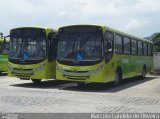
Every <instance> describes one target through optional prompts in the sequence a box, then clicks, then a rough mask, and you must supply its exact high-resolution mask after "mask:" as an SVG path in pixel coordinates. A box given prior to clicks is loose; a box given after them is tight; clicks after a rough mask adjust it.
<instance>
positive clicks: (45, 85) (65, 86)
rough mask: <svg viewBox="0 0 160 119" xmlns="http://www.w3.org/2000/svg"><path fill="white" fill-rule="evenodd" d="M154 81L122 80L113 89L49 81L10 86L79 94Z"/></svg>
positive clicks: (109, 84)
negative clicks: (78, 92)
mask: <svg viewBox="0 0 160 119" xmlns="http://www.w3.org/2000/svg"><path fill="white" fill-rule="evenodd" d="M153 79H156V77H146V79H144V80H140V79H139V78H138V77H135V78H129V79H125V80H123V82H122V84H121V85H119V86H118V87H113V85H112V83H111V82H110V83H105V84H97V83H87V84H84V83H79V84H77V83H74V82H65V81H58V80H49V81H42V82H41V83H40V84H33V83H32V82H31V83H22V84H13V85H10V86H14V87H23V88H37V89H59V90H71V91H81V92H110V93H113V92H118V91H121V90H125V89H127V88H130V87H133V86H136V85H139V84H142V83H145V82H147V81H151V80H153Z"/></svg>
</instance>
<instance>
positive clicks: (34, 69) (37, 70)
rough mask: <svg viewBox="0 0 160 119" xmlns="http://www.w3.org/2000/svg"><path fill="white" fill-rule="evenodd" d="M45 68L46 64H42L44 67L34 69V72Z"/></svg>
mask: <svg viewBox="0 0 160 119" xmlns="http://www.w3.org/2000/svg"><path fill="white" fill-rule="evenodd" d="M44 66H45V64H42V65H40V66H39V67H37V68H34V69H33V71H34V72H36V71H40V70H42V69H43V68H44Z"/></svg>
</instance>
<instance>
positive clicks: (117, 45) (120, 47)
mask: <svg viewBox="0 0 160 119" xmlns="http://www.w3.org/2000/svg"><path fill="white" fill-rule="evenodd" d="M122 44H123V39H122V36H120V35H116V40H115V52H116V53H117V54H122V53H123V45H122Z"/></svg>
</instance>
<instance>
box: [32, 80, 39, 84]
mask: <svg viewBox="0 0 160 119" xmlns="http://www.w3.org/2000/svg"><path fill="white" fill-rule="evenodd" d="M31 80H32V82H33V83H34V84H39V83H41V79H31Z"/></svg>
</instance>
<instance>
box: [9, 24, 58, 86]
mask: <svg viewBox="0 0 160 119" xmlns="http://www.w3.org/2000/svg"><path fill="white" fill-rule="evenodd" d="M56 34H57V31H56V30H53V29H51V28H41V27H22V28H15V29H11V30H10V50H9V56H8V59H9V63H8V67H9V73H8V75H9V76H13V77H18V78H20V79H27V80H30V79H31V80H32V81H33V83H39V82H40V81H41V79H54V78H55V75H56V72H55V71H56V60H55V57H56V41H54V36H55V35H56Z"/></svg>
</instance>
